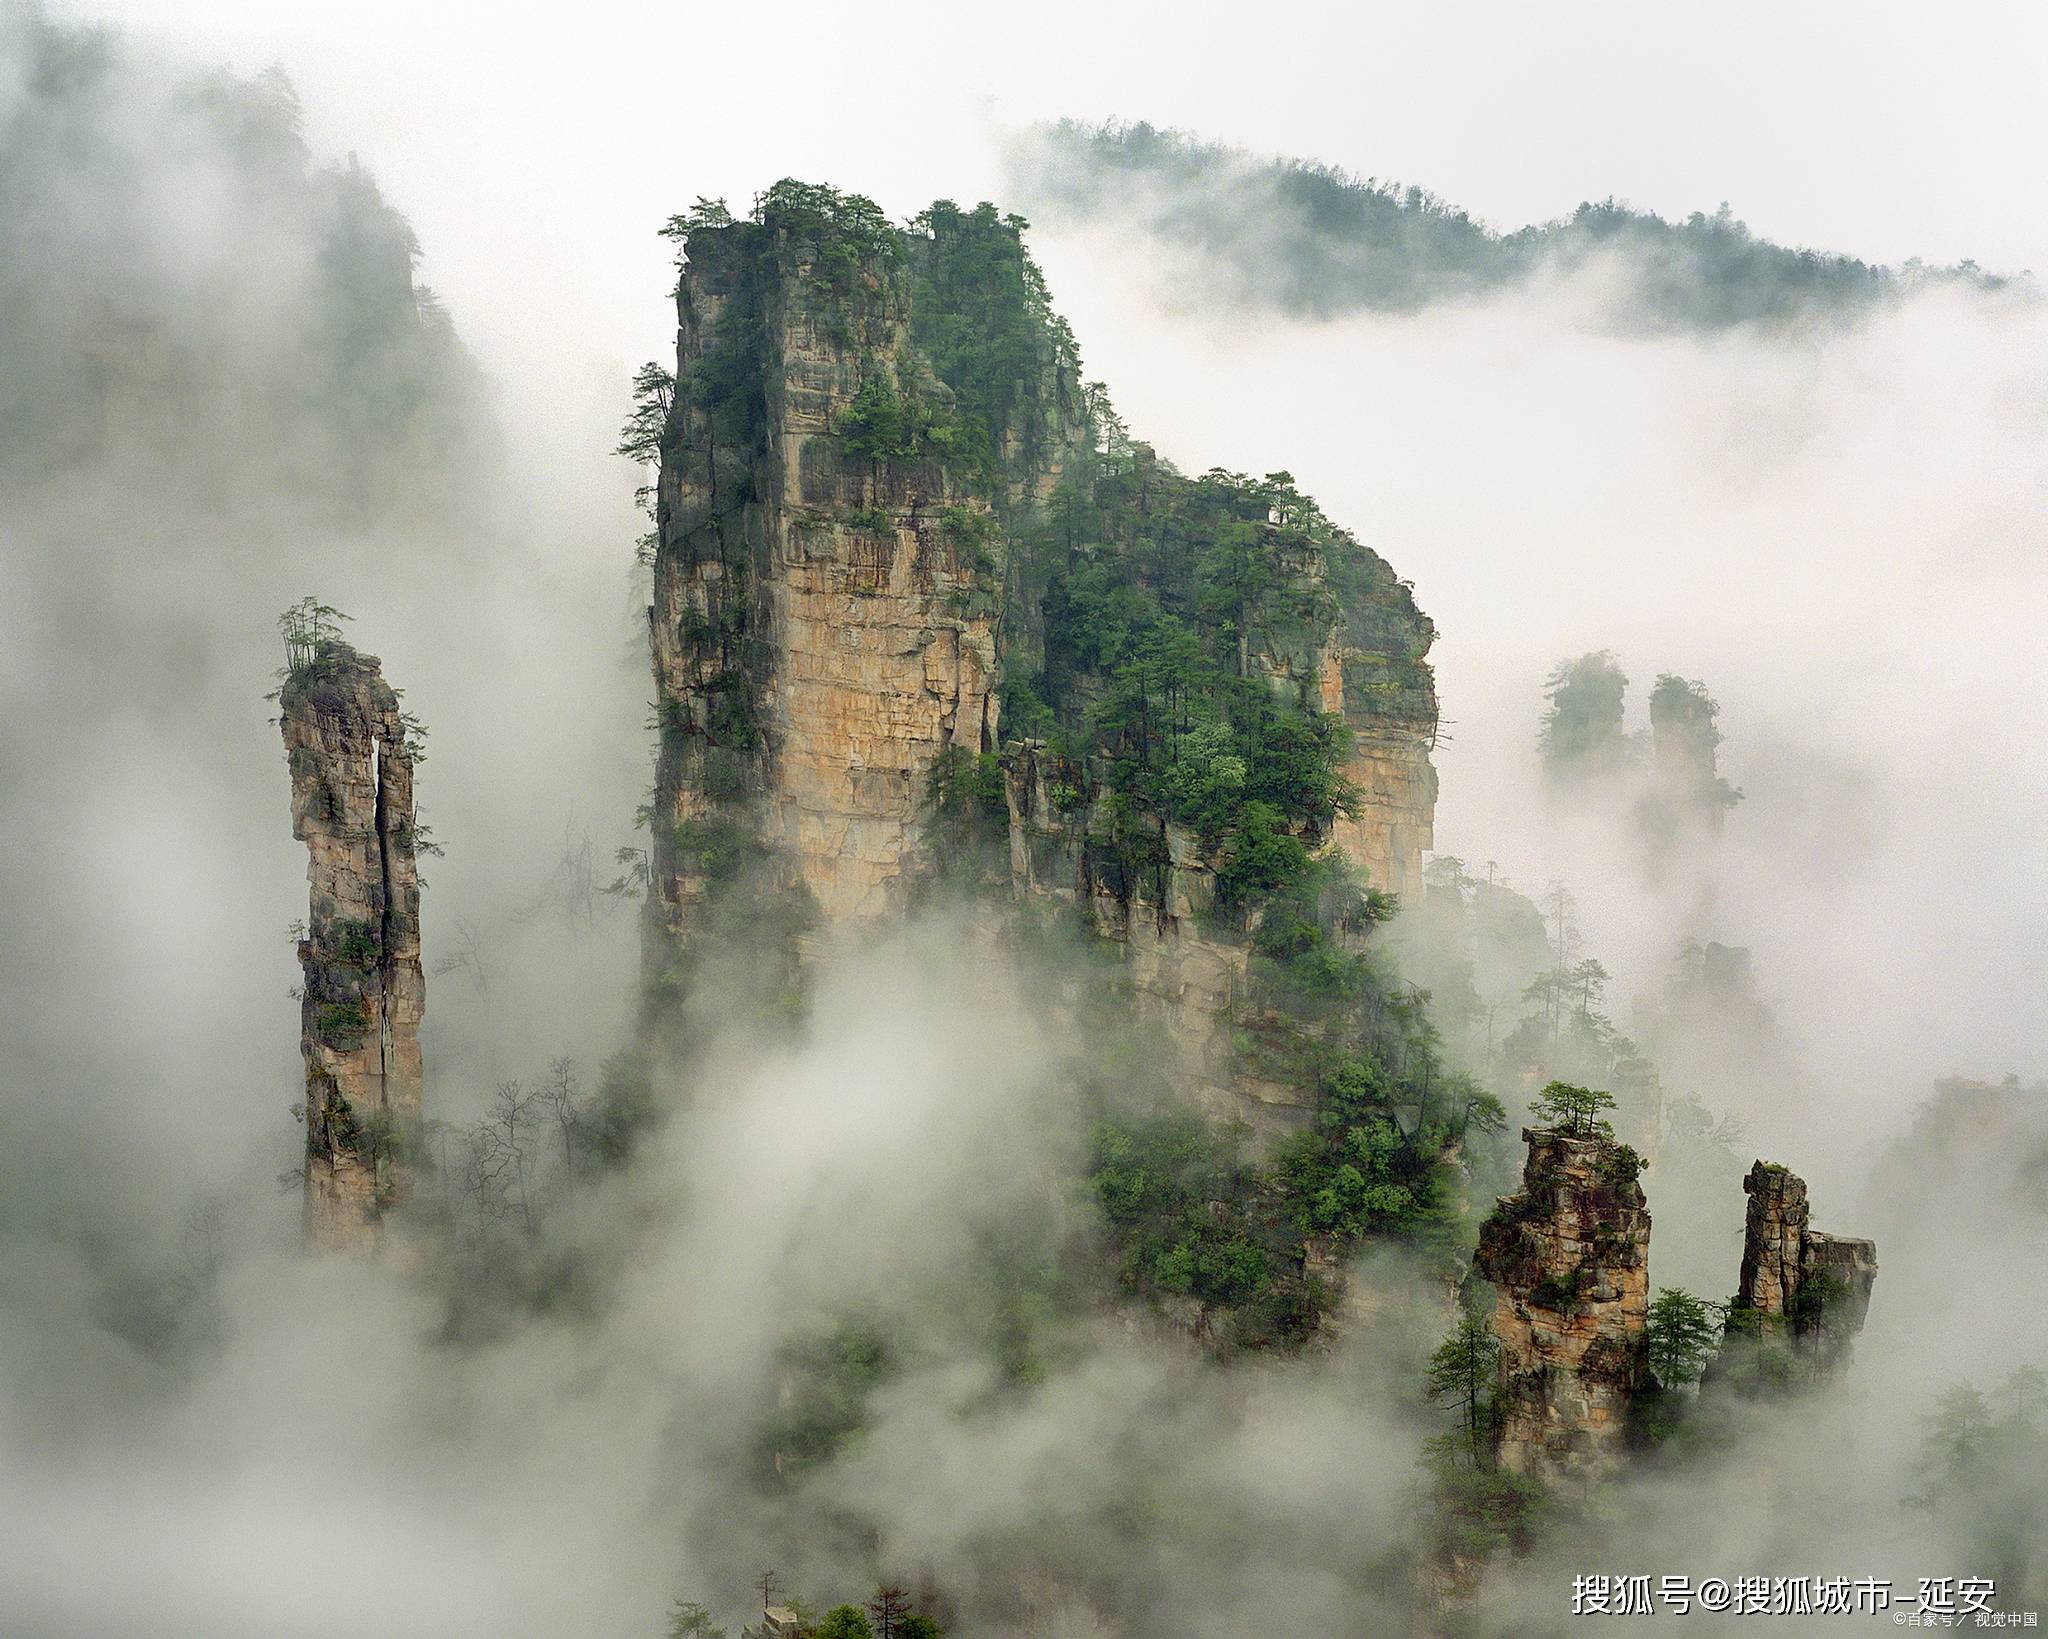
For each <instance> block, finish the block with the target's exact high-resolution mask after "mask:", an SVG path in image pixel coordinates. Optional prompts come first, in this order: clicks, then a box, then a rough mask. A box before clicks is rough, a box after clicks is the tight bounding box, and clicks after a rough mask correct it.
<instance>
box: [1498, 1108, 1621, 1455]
mask: <svg viewBox="0 0 2048 1639" xmlns="http://www.w3.org/2000/svg"><path fill="white" fill-rule="evenodd" d="M1522 1137H1523V1139H1524V1140H1525V1141H1526V1142H1527V1143H1528V1145H1529V1156H1528V1161H1527V1163H1526V1164H1525V1166H1524V1167H1523V1171H1522V1187H1521V1189H1520V1190H1519V1191H1518V1192H1517V1193H1515V1194H1513V1195H1509V1196H1504V1197H1503V1198H1502V1199H1501V1201H1500V1203H1499V1205H1498V1206H1496V1207H1495V1209H1494V1211H1493V1214H1492V1216H1491V1217H1489V1218H1488V1219H1487V1220H1486V1222H1485V1223H1484V1224H1483V1225H1481V1226H1480V1231H1479V1250H1478V1252H1477V1253H1476V1255H1475V1257H1474V1260H1473V1263H1474V1267H1475V1268H1476V1269H1477V1271H1478V1272H1479V1274H1480V1275H1481V1276H1482V1277H1483V1278H1484V1279H1486V1280H1488V1281H1490V1282H1492V1283H1493V1286H1494V1290H1495V1307H1494V1316H1493V1331H1494V1336H1495V1337H1496V1338H1497V1339H1498V1340H1499V1342H1500V1376H1499V1382H1498V1388H1497V1393H1496V1399H1495V1416H1496V1425H1497V1439H1498V1452H1499V1460H1500V1463H1501V1466H1502V1467H1503V1468H1506V1469H1508V1470H1509V1471H1510V1472H1513V1473H1517V1474H1528V1475H1534V1476H1536V1477H1539V1478H1544V1479H1553V1480H1554V1479H1566V1480H1573V1481H1578V1480H1587V1479H1592V1478H1597V1477H1599V1476H1602V1475H1604V1474H1607V1473H1610V1472H1612V1471H1613V1470H1614V1469H1615V1468H1616V1467H1618V1466H1619V1465H1620V1463H1621V1462H1622V1460H1623V1457H1624V1454H1625V1449H1626V1442H1627V1437H1628V1427H1629V1411H1630V1406H1631V1402H1632V1401H1633V1399H1634V1397H1635V1396H1636V1395H1637V1394H1638V1393H1639V1392H1641V1390H1642V1388H1643V1387H1644V1385H1645V1382H1646V1380H1647V1354H1648V1331H1647V1327H1648V1321H1649V1302H1650V1267H1649V1253H1650V1214H1649V1211H1648V1209H1647V1207H1646V1206H1645V1204H1644V1200H1643V1192H1642V1188H1641V1186H1640V1185H1639V1184H1638V1183H1637V1182H1636V1169H1637V1166H1638V1162H1637V1160H1636V1157H1635V1156H1634V1154H1633V1152H1632V1151H1629V1150H1628V1149H1627V1148H1626V1147H1625V1146H1623V1145H1619V1144H1616V1143H1615V1142H1614V1141H1613V1140H1611V1139H1608V1138H1604V1137H1574V1136H1571V1135H1569V1134H1567V1133H1565V1132H1562V1131H1559V1130H1558V1129H1556V1128H1550V1127H1527V1128H1524V1129H1523V1131H1522Z"/></svg>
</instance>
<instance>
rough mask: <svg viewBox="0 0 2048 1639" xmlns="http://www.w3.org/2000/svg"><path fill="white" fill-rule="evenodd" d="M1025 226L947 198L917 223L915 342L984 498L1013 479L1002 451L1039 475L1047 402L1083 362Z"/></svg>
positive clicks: (1048, 430)
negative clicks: (1028, 244) (947, 400)
mask: <svg viewBox="0 0 2048 1639" xmlns="http://www.w3.org/2000/svg"><path fill="white" fill-rule="evenodd" d="M1026 225H1027V224H1026V223H1025V222H1024V220H1023V218H1022V217H1018V216H998V215H997V213H996V208H995V207H994V206H993V205H991V204H988V203H986V202H984V203H982V204H981V205H978V206H977V207H976V208H975V209H973V210H972V211H963V210H961V209H960V208H959V206H957V205H956V204H954V203H953V202H952V201H951V200H949V199H942V200H939V201H937V202H936V203H935V204H933V205H932V206H931V207H930V208H929V209H928V210H926V211H924V212H923V213H922V214H921V215H920V216H919V217H918V218H917V219H916V221H915V222H914V223H913V224H912V226H913V228H914V229H916V230H918V231H919V232H920V233H922V234H923V235H924V236H925V237H924V238H923V240H922V241H920V242H918V244H919V249H920V251H921V254H920V256H919V257H918V269H917V283H916V287H915V302H914V305H913V306H912V309H911V340H912V341H913V343H915V345H916V346H917V348H918V350H919V351H920V352H921V353H923V355H924V356H925V357H926V358H927V359H929V360H930V361H931V365H932V369H933V371H934V372H935V373H936V374H937V375H938V377H939V379H940V380H941V381H943V382H945V383H946V385H947V386H948V387H949V388H951V389H952V392H953V396H954V402H955V404H956V406H957V412H958V434H957V438H956V442H955V448H956V451H957V453H958V455H959V456H960V458H961V459H962V461H964V462H965V463H966V464H967V465H968V466H969V467H970V468H971V470H972V471H973V473H974V475H975V477H976V478H977V480H978V481H979V483H980V485H981V487H982V488H983V490H984V491H985V492H987V493H991V494H993V493H995V492H997V491H998V490H999V488H1000V486H1001V482H1002V480H1003V479H1004V478H1005V477H1006V476H1007V474H1006V471H1005V463H1004V458H1003V451H1004V449H1005V446H1006V445H1009V446H1011V447H1013V448H1014V450H1015V460H1016V462H1017V464H1018V467H1019V470H1022V471H1031V470H1035V467H1036V464H1037V463H1038V462H1039V461H1040V460H1042V459H1043V457H1044V455H1045V453H1046V450H1047V445H1048V441H1049V439H1050V437H1051V428H1050V427H1049V426H1048V425H1047V422H1046V410H1047V408H1048V404H1047V400H1048V397H1049V395H1050V394H1051V393H1052V392H1054V391H1055V390H1056V387H1055V383H1056V382H1057V380H1058V376H1059V374H1060V373H1061V372H1062V371H1064V372H1066V373H1067V374H1068V375H1072V373H1073V372H1074V371H1076V370H1077V369H1078V366H1079V362H1080V360H1079V354H1078V351H1077V350H1076V348H1075V346H1074V339H1073V335H1072V333H1071V332H1070V331H1069V330H1068V329H1067V326H1066V324H1065V322H1064V321H1063V320H1061V319H1060V318H1059V317H1058V316H1057V315H1055V314H1054V313H1053V312H1052V309H1051V306H1050V303H1049V302H1048V300H1047V296H1046V289H1045V280H1044V277H1043V275H1041V274H1040V272H1039V270H1038V266H1037V264H1036V263H1035V262H1033V261H1032V259H1031V255H1030V252H1029V251H1027V250H1026V249H1025V247H1024V240H1023V229H1024V228H1025V226H1026Z"/></svg>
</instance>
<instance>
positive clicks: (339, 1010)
mask: <svg viewBox="0 0 2048 1639" xmlns="http://www.w3.org/2000/svg"><path fill="white" fill-rule="evenodd" d="M313 1034H314V1035H315V1036H316V1037H317V1038H318V1039H319V1040H320V1042H321V1044H322V1045H323V1046H326V1047H331V1048H333V1049H334V1051H335V1052H337V1053H353V1052H355V1051H356V1050H357V1049H358V1048H360V1047H361V1046H362V1045H363V1043H364V1042H365V1041H366V1040H368V1039H369V1034H370V1010H369V1008H368V1006H367V1005H366V1004H365V1003H363V1002H361V1001H357V1000H351V1001H343V1002H328V1003H326V1004H324V1005H323V1006H322V1007H321V1008H320V1010H319V1012H318V1013H316V1014H315V1015H314V1017H313Z"/></svg>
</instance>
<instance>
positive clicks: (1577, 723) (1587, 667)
mask: <svg viewBox="0 0 2048 1639" xmlns="http://www.w3.org/2000/svg"><path fill="white" fill-rule="evenodd" d="M1543 693H1544V698H1545V699H1547V700H1548V701H1549V702H1550V706H1549V709H1548V710H1547V711H1545V713H1544V714H1543V727H1542V730H1541V731H1540V733H1539V734H1538V736H1537V749H1538V751H1540V752H1541V753H1542V757H1543V770H1544V773H1545V775H1546V776H1548V777H1549V778H1550V779H1552V780H1553V781H1557V782H1560V783H1565V782H1570V781H1574V780H1581V779H1585V778H1586V777H1588V776H1590V775H1598V774H1603V773H1609V772H1612V771H1613V770H1615V769H1618V768H1620V767H1621V766H1622V765H1623V764H1624V763H1626V762H1627V760H1628V757H1629V754H1630V753H1629V745H1628V741H1627V739H1626V737H1625V736H1624V735H1623V733H1622V726H1621V724H1622V710H1623V703H1624V700H1625V699H1626V696H1627V694H1628V676H1627V674H1626V673H1624V672H1623V671H1622V669H1621V667H1620V665H1619V663H1617V662H1616V660H1615V658H1614V656H1613V654H1612V653H1610V652H1609V651H1608V650H1606V649H1602V650H1600V651H1599V652H1598V653H1596V654H1587V655H1581V656H1579V658H1578V659H1576V660H1560V661H1559V662H1558V663H1557V665H1556V666H1555V667H1554V668H1553V669H1552V671H1551V673H1550V676H1549V678H1548V680H1547V681H1546V682H1545V683H1544V686H1543Z"/></svg>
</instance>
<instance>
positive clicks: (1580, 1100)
mask: <svg viewBox="0 0 2048 1639" xmlns="http://www.w3.org/2000/svg"><path fill="white" fill-rule="evenodd" d="M1613 1108H1614V1095H1613V1094H1612V1093H1605V1092H1601V1091H1600V1090H1599V1089H1597V1088H1593V1087H1574V1086H1573V1085H1572V1084H1571V1083H1570V1082H1568V1081H1553V1082H1551V1083H1550V1085H1549V1086H1547V1087H1545V1088H1544V1089H1543V1091H1542V1092H1540V1093H1538V1094H1537V1095H1536V1097H1535V1099H1534V1100H1533V1101H1532V1102H1531V1103H1530V1105H1529V1109H1530V1112H1531V1113H1532V1114H1533V1115H1534V1116H1535V1117H1536V1119H1537V1120H1538V1121H1540V1122H1542V1123H1543V1124H1544V1125H1545V1126H1547V1127H1555V1128H1557V1129H1558V1131H1560V1132H1562V1133H1564V1134H1566V1135H1567V1136H1569V1137H1572V1138H1612V1137H1613V1136H1614V1128H1613V1126H1612V1125H1611V1124H1610V1123H1608V1122H1607V1121H1604V1120H1602V1119H1601V1116H1600V1112H1601V1111H1602V1110H1611V1109H1613Z"/></svg>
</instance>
